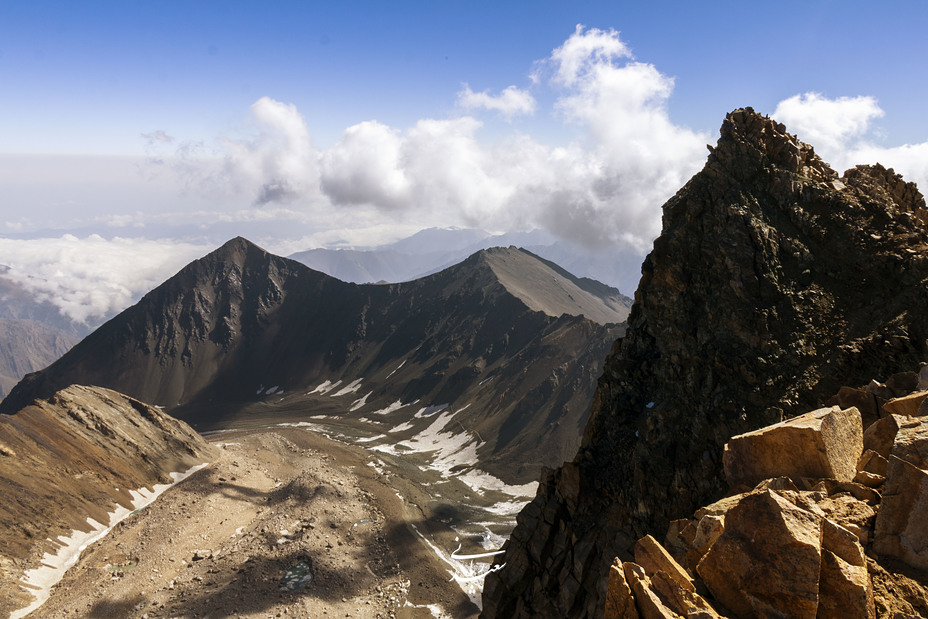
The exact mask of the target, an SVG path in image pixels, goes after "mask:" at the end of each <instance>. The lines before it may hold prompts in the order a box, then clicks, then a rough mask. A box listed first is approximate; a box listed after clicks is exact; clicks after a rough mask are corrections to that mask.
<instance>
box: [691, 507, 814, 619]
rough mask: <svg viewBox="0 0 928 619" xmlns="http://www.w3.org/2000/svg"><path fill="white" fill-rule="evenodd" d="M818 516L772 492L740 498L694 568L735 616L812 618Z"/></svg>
mask: <svg viewBox="0 0 928 619" xmlns="http://www.w3.org/2000/svg"><path fill="white" fill-rule="evenodd" d="M821 536H822V518H821V517H819V516H817V515H815V514H811V513H809V512H807V511H805V510H803V509H800V508H798V507H796V506H795V505H793V504H792V503H790V502H789V501H787V500H786V499H784V498H783V497H781V496H779V495H777V494H776V493H775V492H772V491H769V490H767V491H764V492H758V493H756V494H750V495H748V496H746V497H744V498H743V499H742V500H741V502H740V503H738V505H736V506H735V507H733V508H732V509H731V510H730V511H729V512H728V514H726V516H725V531H724V532H723V533H722V535H720V536H719V538H718V539H717V540H716V542H715V543H714V544H712V546H711V547H710V548H709V551H708V552H707V553H706V556H704V557H703V559H702V561H700V562H699V565H698V566H697V568H696V571H697V572H698V574H699V576H700V577H701V578H702V580H703V582H704V583H705V585H706V587H707V588H708V589H709V591H710V592H711V593H712V595H713V597H715V599H716V600H718V601H719V602H720V603H721V604H722V605H724V606H725V607H726V608H728V609H729V610H730V611H732V612H733V613H734V614H735V615H736V616H738V617H747V616H754V617H756V616H788V617H797V618H801V617H809V618H812V617H815V616H816V612H817V608H818V583H819V569H820V565H821V560H822V553H821Z"/></svg>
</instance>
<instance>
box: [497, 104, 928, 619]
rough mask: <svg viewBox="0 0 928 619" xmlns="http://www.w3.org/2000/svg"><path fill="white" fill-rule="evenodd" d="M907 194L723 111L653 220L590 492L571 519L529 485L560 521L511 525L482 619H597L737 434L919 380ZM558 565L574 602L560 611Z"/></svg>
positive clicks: (913, 204)
mask: <svg viewBox="0 0 928 619" xmlns="http://www.w3.org/2000/svg"><path fill="white" fill-rule="evenodd" d="M900 183H903V184H902V185H900ZM896 187H902V190H900V191H896V189H895V188H896ZM915 196H917V193H916V190H915V188H914V186H910V185H906V184H905V183H904V181H902V180H901V178H899V177H898V176H897V175H895V174H890V173H889V172H888V171H885V170H881V169H878V168H877V166H869V167H863V168H859V169H855V171H853V172H849V173H847V174H845V178H843V179H840V180H839V179H838V178H837V174H835V173H834V172H833V171H832V170H831V169H830V168H829V167H828V166H827V165H826V164H824V162H822V161H821V160H820V159H819V158H818V157H817V156H816V155H815V154H814V152H813V150H812V148H811V147H809V146H807V145H805V144H802V143H801V142H800V141H799V140H797V139H796V138H795V137H794V136H791V135H789V134H788V133H786V130H785V128H784V127H783V126H782V125H780V124H779V123H777V122H776V121H774V120H772V119H769V118H765V117H763V116H761V115H760V114H757V113H755V112H754V111H753V110H750V109H743V110H736V111H735V112H733V113H731V114H729V115H728V117H727V118H726V119H725V122H724V123H723V125H722V130H721V137H720V138H719V141H718V144H717V145H716V147H715V148H714V149H713V150H712V152H711V153H710V155H709V158H708V161H707V162H706V166H705V167H704V168H703V170H702V171H701V172H699V173H698V174H696V175H695V176H694V177H693V178H692V179H691V180H690V181H689V182H688V183H687V184H686V185H685V186H684V187H683V188H682V189H681V190H680V191H679V192H677V194H676V195H675V196H674V197H673V198H671V199H670V200H669V201H668V202H667V203H666V204H665V205H664V207H663V230H662V233H661V235H660V236H659V237H658V238H657V239H656V240H655V242H654V247H653V250H652V252H651V253H650V254H649V256H648V257H647V259H646V260H645V262H644V264H643V265H642V278H641V282H640V285H639V288H638V291H637V292H636V294H635V305H634V307H633V309H632V313H631V315H630V316H629V319H628V330H627V332H626V335H625V337H624V338H622V339H621V340H619V341H618V342H617V343H616V345H615V346H614V347H613V351H612V353H611V354H610V356H609V357H608V358H607V360H606V363H605V366H604V368H603V375H602V378H601V379H600V381H599V386H598V389H597V394H596V396H595V398H594V402H593V407H592V409H591V412H590V419H589V421H588V423H587V425H586V428H585V430H584V437H583V442H582V445H581V447H580V450H579V451H578V453H577V456H576V457H575V458H574V460H573V462H574V463H575V464H576V465H577V466H578V467H579V471H580V480H581V487H582V488H585V489H588V491H584V492H582V493H581V496H580V498H579V500H578V501H577V503H576V505H574V506H571V507H570V508H568V506H567V504H566V502H565V501H563V500H562V499H561V498H560V497H559V496H558V494H557V492H556V487H555V485H554V484H553V483H542V484H541V485H540V486H539V489H538V495H537V496H536V498H535V500H534V501H533V504H534V505H535V508H536V509H538V510H539V511H541V512H549V511H550V513H551V514H553V521H552V522H551V523H549V522H542V521H540V520H539V521H536V522H535V523H534V524H525V525H522V524H520V525H518V526H517V527H516V529H515V531H514V532H513V535H512V538H511V539H510V543H509V544H508V546H507V551H506V554H505V555H504V556H501V557H499V558H498V562H499V564H503V563H505V564H506V566H505V567H504V568H503V569H501V570H500V571H498V572H495V573H493V574H490V575H489V576H488V577H487V580H486V589H485V593H484V612H483V616H484V617H486V618H488V619H489V618H491V617H504V618H506V619H508V618H510V617H515V616H519V614H520V613H521V614H523V615H524V616H533V617H542V618H544V617H565V616H570V617H577V618H585V617H593V616H595V615H596V613H597V612H601V611H598V610H597V609H601V608H602V604H603V601H604V600H603V596H604V593H602V594H600V593H597V590H598V589H597V587H602V589H603V591H604V590H605V582H606V580H605V575H606V572H607V570H608V568H609V565H610V564H611V562H612V559H613V558H614V557H616V556H623V557H628V556H629V553H630V547H631V545H632V544H634V542H635V541H636V540H637V539H638V538H640V537H642V536H643V535H645V534H647V533H655V532H658V533H659V532H662V531H666V530H667V526H668V523H669V522H670V521H671V520H674V519H677V518H683V517H688V516H690V515H691V514H693V512H694V511H695V510H696V509H697V508H698V507H700V506H702V505H706V504H708V503H711V502H713V501H716V500H718V499H719V497H722V496H724V495H725V493H726V491H727V489H728V487H727V485H726V483H725V481H724V478H723V475H722V466H721V456H722V449H723V446H724V444H725V442H726V441H727V440H728V439H729V437H731V436H734V435H737V434H743V433H745V432H750V431H752V430H754V429H757V428H760V427H763V426H765V425H769V424H772V423H777V422H780V421H782V420H783V419H786V418H789V417H792V416H795V415H797V414H800V413H803V412H806V411H809V410H812V409H813V408H815V407H817V406H820V403H821V402H823V401H825V400H826V399H827V398H829V397H831V396H832V395H833V394H835V393H837V391H838V389H839V388H840V387H841V386H843V385H848V384H850V385H864V384H866V383H867V382H868V381H870V380H871V379H872V378H873V377H874V376H877V377H886V376H890V375H892V374H894V373H897V372H900V371H902V370H909V369H911V368H916V367H919V363H921V362H923V361H925V359H926V358H928V348H926V344H925V340H926V339H928V321H925V320H923V318H922V316H921V314H920V312H918V311H915V310H913V308H922V307H928V287H926V286H924V285H923V284H922V282H923V281H924V280H925V279H926V278H928V257H926V256H925V255H924V253H925V252H924V251H923V247H924V245H925V243H926V239H928V234H926V230H928V229H926V226H925V224H924V222H923V221H922V220H921V219H920V218H919V216H918V215H917V213H918V212H921V211H920V209H921V208H922V207H921V206H919V205H920V204H921V203H920V202H919V200H917V199H916V198H915ZM861 291H866V293H865V294H861ZM890 397H897V394H892V393H890ZM887 399H889V398H887ZM853 465H856V459H855V461H854V462H853V464H852V466H853ZM851 477H853V473H852V475H851ZM552 479H553V478H552ZM797 486H799V487H800V488H801V487H803V486H802V484H801V483H800V482H799V481H797ZM567 529H569V530H571V531H575V532H578V533H577V535H578V537H579V538H580V539H583V540H588V541H590V542H592V543H593V547H594V548H595V551H594V552H593V553H592V555H591V556H590V558H589V560H588V561H587V562H586V563H585V564H584V565H582V566H580V567H579V568H577V567H575V562H574V561H573V559H572V557H571V556H570V553H569V552H566V551H562V550H560V548H561V544H560V543H559V539H560V536H561V531H562V530H567ZM723 537H724V535H723ZM720 539H721V538H720ZM529 545H531V546H532V547H538V548H540V551H539V552H538V553H536V554H535V556H530V555H529ZM568 565H570V566H571V568H570V573H571V574H572V578H575V579H577V581H578V582H580V583H581V584H580V588H579V589H578V591H579V592H582V594H578V595H581V597H574V598H572V599H568V598H566V597H565V598H563V601H562V597H561V595H560V574H561V573H562V571H564V570H565V568H566V567H567V566H568ZM598 583H602V584H601V585H600V584H598Z"/></svg>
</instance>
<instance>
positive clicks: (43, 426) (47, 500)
mask: <svg viewBox="0 0 928 619" xmlns="http://www.w3.org/2000/svg"><path fill="white" fill-rule="evenodd" d="M0 445H2V446H3V448H2V450H0V486H2V487H3V501H2V502H0V562H2V565H0V569H2V575H3V578H2V579H0V593H2V595H0V612H2V610H4V608H5V607H6V605H7V604H9V603H11V598H10V597H9V596H12V599H15V600H17V601H22V600H23V594H24V592H23V591H22V590H20V589H19V587H17V586H16V585H15V584H14V583H15V582H16V581H18V580H19V578H20V577H21V576H22V575H23V572H24V571H25V570H26V569H30V568H33V567H36V566H37V565H38V563H39V561H40V559H41V558H42V556H43V554H44V553H46V552H49V553H51V554H55V552H57V549H58V547H59V546H60V544H59V543H56V542H53V541H52V540H56V539H58V537H59V536H64V537H69V536H70V535H71V534H72V532H73V531H74V530H82V531H86V530H87V528H88V523H87V519H88V518H92V519H94V520H95V521H96V522H98V523H108V522H109V513H110V512H113V511H115V510H116V508H117V507H118V506H121V507H124V508H132V501H133V499H134V497H133V496H132V494H131V493H130V491H136V490H138V489H147V490H149V491H150V490H151V489H152V487H153V486H154V485H155V484H164V483H171V481H172V479H171V477H170V475H169V474H170V473H173V472H179V473H180V472H184V471H186V470H188V469H189V468H191V467H193V466H195V465H198V464H201V463H204V462H207V461H209V460H211V459H212V458H213V457H214V456H215V450H214V449H213V448H212V447H211V446H210V445H209V444H208V443H206V441H204V440H203V438H202V437H201V436H200V435H199V434H197V433H196V432H194V431H193V430H192V429H191V428H190V427H189V426H188V425H187V424H185V423H183V422H182V421H178V420H176V419H173V418H172V417H170V416H169V415H167V414H165V413H163V412H162V411H160V410H158V409H157V408H153V407H151V406H148V405H146V404H143V403H141V402H139V401H138V400H134V399H132V398H129V397H127V396H124V395H122V394H119V393H116V392H114V391H110V390H108V389H103V388H99V387H81V386H77V385H74V386H71V387H68V388H67V389H64V390H62V391H59V392H58V393H56V394H55V395H54V396H52V397H51V398H49V399H47V400H38V401H36V402H35V403H34V404H32V405H31V406H27V407H26V408H24V409H23V410H21V411H20V412H19V413H18V414H16V415H12V416H11V415H0ZM26 599H27V601H28V596H26Z"/></svg>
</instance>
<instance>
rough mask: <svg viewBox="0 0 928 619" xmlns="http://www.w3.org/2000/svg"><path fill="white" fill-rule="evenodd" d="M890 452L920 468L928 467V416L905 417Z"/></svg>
mask: <svg viewBox="0 0 928 619" xmlns="http://www.w3.org/2000/svg"><path fill="white" fill-rule="evenodd" d="M890 453H891V454H892V455H894V456H896V457H897V458H899V459H900V460H905V461H906V462H908V463H909V464H912V465H914V466H917V467H918V468H920V469H928V417H906V418H903V420H902V422H901V423H900V424H899V431H898V432H896V438H895V440H893V449H892V451H891V452H890Z"/></svg>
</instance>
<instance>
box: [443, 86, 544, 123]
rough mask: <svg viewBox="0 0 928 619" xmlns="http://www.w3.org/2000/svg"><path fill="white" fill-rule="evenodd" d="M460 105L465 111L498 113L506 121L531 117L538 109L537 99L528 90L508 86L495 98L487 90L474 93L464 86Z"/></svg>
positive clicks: (459, 95) (459, 97) (460, 96)
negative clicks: (491, 111)
mask: <svg viewBox="0 0 928 619" xmlns="http://www.w3.org/2000/svg"><path fill="white" fill-rule="evenodd" d="M458 105H459V106H460V107H462V108H464V109H465V110H493V111H497V112H499V113H500V114H502V115H503V116H504V117H505V118H506V119H512V118H513V117H514V116H518V115H521V114H526V115H529V116H531V115H532V114H534V113H535V108H536V107H537V103H536V101H535V97H533V96H532V95H531V93H529V92H528V91H527V90H521V89H519V88H517V87H516V86H507V87H506V88H504V89H503V91H502V92H501V93H499V94H498V95H495V96H494V95H491V94H490V93H489V91H487V90H484V91H483V92H474V91H473V90H471V89H470V86H469V85H467V84H464V88H463V89H462V90H461V91H460V92H459V93H458Z"/></svg>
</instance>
